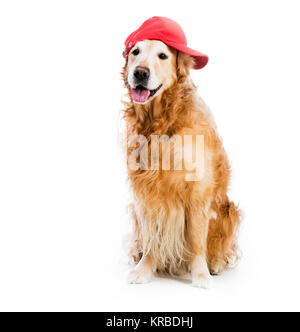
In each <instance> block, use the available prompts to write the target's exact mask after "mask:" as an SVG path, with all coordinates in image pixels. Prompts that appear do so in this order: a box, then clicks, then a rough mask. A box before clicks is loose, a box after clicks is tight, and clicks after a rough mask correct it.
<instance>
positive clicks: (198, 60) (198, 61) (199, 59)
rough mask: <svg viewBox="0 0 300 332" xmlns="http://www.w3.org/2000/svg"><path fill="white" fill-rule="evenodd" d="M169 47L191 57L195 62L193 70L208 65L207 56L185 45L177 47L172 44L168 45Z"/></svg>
mask: <svg viewBox="0 0 300 332" xmlns="http://www.w3.org/2000/svg"><path fill="white" fill-rule="evenodd" d="M168 45H169V46H171V47H173V48H175V49H176V50H178V51H180V52H183V53H186V54H189V55H191V56H192V57H193V58H194V60H195V65H194V67H193V68H194V69H201V68H203V67H205V66H206V65H207V63H208V56H207V55H206V54H203V53H201V52H198V51H196V50H193V49H192V48H189V47H187V46H185V45H177V44H173V43H168Z"/></svg>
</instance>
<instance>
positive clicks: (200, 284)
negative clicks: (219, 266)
mask: <svg viewBox="0 0 300 332" xmlns="http://www.w3.org/2000/svg"><path fill="white" fill-rule="evenodd" d="M192 285H193V286H194V287H197V288H204V289H210V288H212V286H213V278H212V277H211V276H210V275H209V274H200V275H198V276H197V277H194V278H193V280H192Z"/></svg>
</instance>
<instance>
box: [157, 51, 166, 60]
mask: <svg viewBox="0 0 300 332" xmlns="http://www.w3.org/2000/svg"><path fill="white" fill-rule="evenodd" d="M158 57H159V58H160V59H162V60H165V59H168V57H167V56H166V54H165V53H160V55H159V56H158Z"/></svg>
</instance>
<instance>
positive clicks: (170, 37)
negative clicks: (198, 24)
mask: <svg viewBox="0 0 300 332" xmlns="http://www.w3.org/2000/svg"><path fill="white" fill-rule="evenodd" d="M145 39H152V40H160V41H162V42H163V43H165V44H167V45H169V46H171V47H173V48H175V49H176V50H178V51H181V52H183V53H186V54H189V55H191V56H192V57H193V58H194V59H195V66H194V69H201V68H203V67H204V66H205V65H206V64H207V62H208V56H207V55H205V54H203V53H200V52H198V51H195V50H193V49H191V48H189V47H187V40H186V36H185V34H184V31H183V30H182V28H181V26H180V25H179V24H178V23H176V22H175V21H173V20H171V19H169V18H167V17H161V16H154V17H151V18H149V19H148V20H147V21H145V22H144V23H143V24H142V25H141V26H140V27H139V28H138V29H137V30H135V31H134V32H133V33H132V34H130V35H129V36H128V37H127V39H126V41H125V51H124V52H123V56H124V57H126V55H127V54H128V53H129V52H130V50H131V49H132V47H133V46H134V45H135V44H136V43H137V42H139V41H142V40H145Z"/></svg>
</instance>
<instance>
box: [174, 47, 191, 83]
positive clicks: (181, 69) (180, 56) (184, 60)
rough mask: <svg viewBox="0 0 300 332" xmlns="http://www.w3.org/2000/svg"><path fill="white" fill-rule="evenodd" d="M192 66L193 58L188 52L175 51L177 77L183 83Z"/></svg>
mask: <svg viewBox="0 0 300 332" xmlns="http://www.w3.org/2000/svg"><path fill="white" fill-rule="evenodd" d="M193 66H194V58H193V57H192V56H190V55H188V54H185V53H182V52H179V51H178V52H177V78H178V81H179V82H181V83H183V82H184V81H185V80H186V79H187V77H188V76H189V74H190V69H191V68H193Z"/></svg>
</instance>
